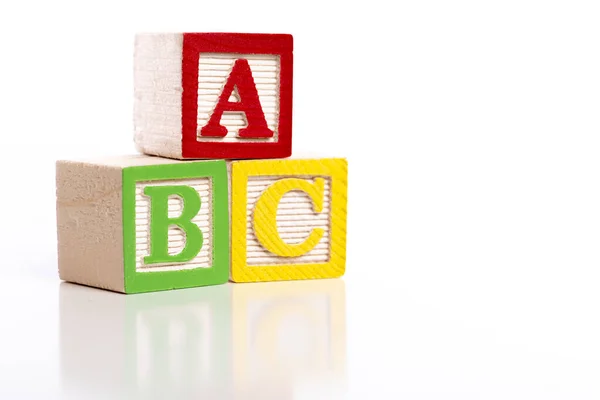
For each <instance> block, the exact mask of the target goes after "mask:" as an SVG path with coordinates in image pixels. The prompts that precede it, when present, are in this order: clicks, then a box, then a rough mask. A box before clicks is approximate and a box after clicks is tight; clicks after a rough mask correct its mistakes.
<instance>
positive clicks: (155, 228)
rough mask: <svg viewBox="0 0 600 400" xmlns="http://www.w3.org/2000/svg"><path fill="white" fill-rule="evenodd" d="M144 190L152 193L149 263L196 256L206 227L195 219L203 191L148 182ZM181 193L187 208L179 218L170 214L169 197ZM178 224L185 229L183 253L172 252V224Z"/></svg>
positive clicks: (190, 258) (184, 208)
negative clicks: (170, 252) (170, 227)
mask: <svg viewBox="0 0 600 400" xmlns="http://www.w3.org/2000/svg"><path fill="white" fill-rule="evenodd" d="M144 194H145V195H146V196H149V197H150V255H148V256H146V257H144V263H145V264H161V263H183V262H187V261H190V260H193V259H194V258H195V257H196V256H197V255H198V253H199V252H200V249H201V248H202V241H203V238H202V231H201V230H200V228H199V227H198V225H196V224H195V223H193V222H192V219H193V218H194V217H195V216H196V215H198V211H200V205H201V202H200V201H201V200H200V195H199V194H198V192H196V190H194V188H192V187H189V186H146V187H145V188H144ZM171 196H179V197H181V199H182V200H183V210H182V211H181V215H180V216H179V217H176V218H169V197H171ZM171 225H175V226H177V227H178V228H179V229H181V230H182V231H183V232H184V233H185V247H184V248H183V250H182V251H181V252H180V253H179V254H169V226H171Z"/></svg>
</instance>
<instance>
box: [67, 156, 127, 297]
mask: <svg viewBox="0 0 600 400" xmlns="http://www.w3.org/2000/svg"><path fill="white" fill-rule="evenodd" d="M56 215H57V230H58V232H57V234H58V268H59V276H60V278H61V279H62V280H65V281H69V282H74V283H79V284H83V285H88V286H94V287H99V288H103V289H108V290H112V291H117V292H124V290H125V284H124V266H123V265H124V264H123V200H122V169H121V168H120V167H115V166H103V165H93V164H86V163H83V162H72V161H58V162H57V163H56Z"/></svg>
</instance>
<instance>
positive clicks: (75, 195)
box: [56, 155, 229, 293]
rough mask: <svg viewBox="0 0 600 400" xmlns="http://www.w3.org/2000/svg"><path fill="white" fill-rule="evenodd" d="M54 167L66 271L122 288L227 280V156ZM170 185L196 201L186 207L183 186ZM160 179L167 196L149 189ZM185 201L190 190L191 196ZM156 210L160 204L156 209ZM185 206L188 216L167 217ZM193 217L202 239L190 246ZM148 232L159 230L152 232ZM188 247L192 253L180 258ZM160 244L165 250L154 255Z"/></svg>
mask: <svg viewBox="0 0 600 400" xmlns="http://www.w3.org/2000/svg"><path fill="white" fill-rule="evenodd" d="M56 172H57V173H56V176H57V179H56V186H57V190H56V194H57V230H58V264H59V275H60V278H61V279H63V280H66V281H69V282H73V283H79V284H84V285H88V286H94V287H99V288H103V289H109V290H112V291H117V292H123V293H140V292H151V291H158V290H170V289H178V288H186V287H196V286H206V285H217V284H222V283H225V282H226V281H227V278H228V273H229V240H228V239H229V221H228V209H227V203H228V197H227V169H226V163H225V162H224V161H222V160H211V161H175V160H168V159H163V158H158V157H150V156H143V155H137V156H118V157H108V158H97V159H88V160H79V161H59V162H57V166H56ZM165 186H172V187H175V188H180V190H183V188H185V189H186V192H185V193H188V195H189V194H190V193H191V194H192V195H193V197H194V198H195V199H196V200H195V202H196V203H195V204H196V206H194V207H197V208H192V209H191V210H192V211H191V212H190V213H186V212H185V211H186V210H190V208H189V207H188V206H187V205H186V207H185V209H184V207H183V202H182V200H181V196H180V195H179V193H180V192H177V191H174V192H171V191H170V190H171V188H168V187H165ZM161 187H162V189H166V191H163V193H167V195H166V197H162V198H161V199H158V200H156V202H153V201H155V200H154V199H155V198H154V197H150V196H151V193H157V192H156V190H157V189H161ZM145 189H146V190H145ZM149 189H152V190H149ZM149 193H150V194H149ZM196 194H197V196H196ZM184 197H185V196H184ZM188 201H189V198H187V197H186V204H189V203H188ZM151 202H153V203H152V204H151ZM153 210H154V212H157V214H156V215H154V216H152V212H153ZM182 214H185V215H184V216H183V217H182V218H184V219H185V221H186V224H183V225H182V224H181V223H180V222H173V223H170V222H169V221H177V220H178V217H180V216H181V215H182ZM188 214H189V215H188ZM151 221H152V223H151ZM190 224H195V225H196V226H197V227H198V228H199V230H198V232H197V233H198V234H197V235H192V236H193V237H194V240H197V241H196V242H194V243H192V245H191V246H186V243H187V237H188V236H189V235H190V230H189V226H192V225H190ZM183 230H185V233H184V232H183ZM152 232H155V233H152ZM150 233H152V234H156V235H158V236H156V237H154V238H150ZM151 239H152V240H151ZM151 246H155V248H154V250H156V249H158V250H156V251H154V253H153V254H149V251H150V249H151ZM184 248H185V249H192V250H193V253H190V254H189V258H186V257H183V258H182V259H177V256H178V255H179V254H180V253H182V250H184ZM161 249H162V250H161ZM161 251H163V252H164V253H165V257H162V256H160V255H159V256H158V257H156V254H157V253H160V252H161ZM146 256H149V257H150V259H145V257H146ZM153 257H154V258H153ZM145 262H148V263H149V265H146V264H145ZM153 262H154V264H153Z"/></svg>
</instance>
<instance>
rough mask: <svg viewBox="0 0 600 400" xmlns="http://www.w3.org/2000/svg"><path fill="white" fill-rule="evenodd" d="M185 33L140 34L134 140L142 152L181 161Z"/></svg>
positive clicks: (137, 40)
mask: <svg viewBox="0 0 600 400" xmlns="http://www.w3.org/2000/svg"><path fill="white" fill-rule="evenodd" d="M182 50H183V34H181V33H168V34H139V35H136V37H135V45H134V126H135V130H134V132H135V133H134V141H135V144H136V147H137V148H138V150H139V151H141V152H143V153H146V154H153V155H159V156H163V157H169V158H176V159H178V158H181V128H182V124H181V116H182V110H181V105H182V100H181V98H182Z"/></svg>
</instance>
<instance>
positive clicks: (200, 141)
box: [182, 33, 293, 159]
mask: <svg viewBox="0 0 600 400" xmlns="http://www.w3.org/2000/svg"><path fill="white" fill-rule="evenodd" d="M292 50H293V49H292V37H291V35H263V34H209V33H207V34H202V33H187V34H184V42H183V65H184V67H183V73H182V74H183V76H182V79H183V104H182V107H183V110H182V115H183V117H182V119H183V128H182V129H183V142H182V157H183V158H186V159H194V158H230V159H234V158H235V159H240V158H241V159H244V158H284V157H289V156H290V155H291V133H292V82H293V79H292V69H293V68H292V67H293V55H292Z"/></svg>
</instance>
